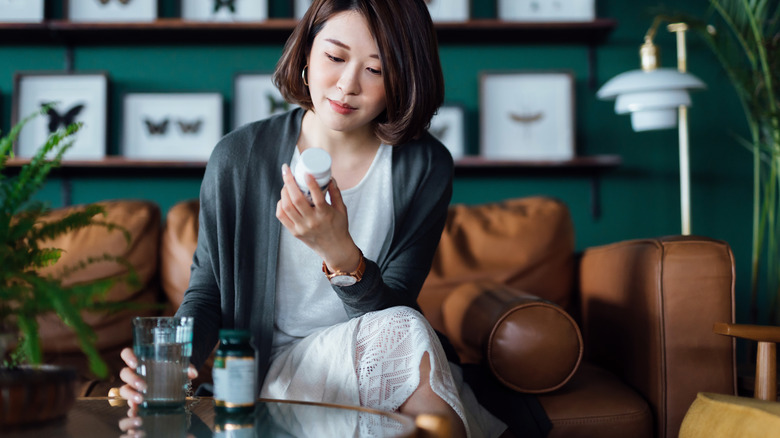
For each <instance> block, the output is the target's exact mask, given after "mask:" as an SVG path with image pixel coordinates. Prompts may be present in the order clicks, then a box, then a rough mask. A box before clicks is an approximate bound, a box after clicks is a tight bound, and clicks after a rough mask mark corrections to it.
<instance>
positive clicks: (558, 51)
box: [0, 0, 752, 321]
mask: <svg viewBox="0 0 780 438" xmlns="http://www.w3.org/2000/svg"><path fill="white" fill-rule="evenodd" d="M473 3H476V4H475V5H474V7H473V16H475V17H491V16H494V14H495V5H494V3H493V2H492V1H485V0H473ZM597 3H598V15H599V16H601V17H609V18H614V19H616V20H617V21H618V26H617V28H616V29H615V31H614V32H613V33H612V34H611V36H610V38H609V40H608V41H607V43H606V44H604V45H602V46H599V47H598V49H597V51H596V58H597V70H596V74H597V77H596V82H597V84H598V85H599V86H600V85H601V84H603V83H604V82H606V81H607V80H608V79H610V78H611V77H613V76H615V75H616V74H618V73H621V72H623V71H626V70H630V69H635V68H637V67H638V55H637V51H638V47H639V45H640V44H641V42H642V37H643V36H644V33H645V31H646V30H647V28H648V27H649V25H650V23H651V21H652V17H653V10H654V8H657V7H658V6H659V3H658V2H655V1H649V0H635V1H631V2H627V1H625V0H598V2H597ZM161 4H162V6H163V7H162V15H163V16H173V15H174V14H175V13H176V6H175V5H176V4H178V2H173V1H169V0H163V1H161ZM271 4H272V9H271V14H272V16H284V15H287V14H289V13H290V7H289V2H288V1H286V0H271ZM706 4H707V2H705V1H702V0H677V1H676V2H674V6H675V7H676V8H680V9H682V10H684V11H688V12H691V13H694V14H696V15H699V16H703V15H704V13H705V9H706ZM61 12H62V2H61V1H60V2H54V8H53V9H52V14H53V16H54V17H58V16H61ZM656 42H657V43H658V44H659V45H660V46H661V50H662V54H663V57H662V59H663V61H662V64H663V65H664V66H667V67H673V66H674V65H675V47H674V37H673V36H672V35H671V34H668V33H666V32H665V31H662V32H659V35H658V37H657V38H656ZM688 49H689V69H690V71H691V72H693V73H695V74H696V75H697V76H699V77H700V78H701V79H703V80H704V81H705V82H706V83H707V84H708V89H707V90H706V91H703V92H699V93H697V94H695V95H694V97H693V98H694V107H693V108H692V109H691V112H690V113H691V116H690V138H691V170H692V193H691V195H692V218H693V232H694V233H695V234H701V235H706V236H710V237H714V238H718V239H724V240H726V241H727V242H729V243H730V244H731V245H732V248H733V250H734V253H735V257H736V262H737V294H738V299H737V304H738V316H737V318H738V320H740V321H744V320H746V318H747V316H746V315H747V305H748V289H749V280H748V276H749V258H750V236H751V230H750V227H751V208H752V207H751V206H752V200H751V196H752V194H751V193H752V188H751V180H752V170H751V169H752V167H751V166H752V164H751V155H750V153H748V152H747V151H746V150H744V149H742V148H741V147H740V146H738V145H737V144H736V143H735V141H734V140H733V139H732V137H731V136H732V134H735V133H736V134H744V132H745V123H744V120H743V117H742V114H741V111H740V109H739V106H738V103H737V100H736V97H735V95H734V92H733V91H732V89H731V86H730V84H729V83H728V81H727V79H726V78H725V76H724V75H723V74H722V73H721V71H720V68H719V66H718V64H717V62H716V61H715V59H714V57H713V56H712V55H711V54H710V53H709V52H708V51H707V49H706V47H705V46H704V45H703V44H702V43H701V42H700V41H699V40H697V39H696V37H695V36H693V35H691V36H690V37H689V44H688ZM280 52H281V45H272V46H267V45H257V46H253V45H203V46H187V45H184V46H166V45H165V44H164V43H162V44H160V45H138V46H134V45H128V46H91V47H79V48H76V49H75V52H74V53H75V59H74V63H75V69H76V70H105V71H107V72H108V73H109V75H110V78H111V84H112V91H111V102H112V103H111V110H112V117H111V119H112V130H111V134H110V140H111V141H110V147H109V152H110V153H117V151H118V147H117V145H118V138H119V122H118V119H119V118H118V117H117V114H119V113H120V104H121V96H122V95H123V94H124V93H127V92H138V91H218V92H220V93H222V94H223V96H224V97H225V99H226V107H227V108H230V104H231V102H232V85H231V84H232V76H233V74H234V73H235V72H238V71H258V70H271V69H272V68H273V66H274V64H275V62H276V59H277V57H278V56H279V54H280ZM441 58H442V62H443V65H444V69H445V77H446V90H447V101H448V102H453V103H454V102H457V103H460V104H463V105H464V106H465V108H466V111H467V116H468V125H469V126H468V128H469V132H470V133H471V134H470V140H471V143H470V145H469V146H468V148H469V150H470V151H471V152H476V151H477V145H476V141H477V139H478V111H479V108H478V78H479V74H480V72H481V71H483V70H507V69H520V70H534V69H541V70H550V69H567V70H570V71H571V72H573V73H574V75H575V78H576V129H577V134H576V141H577V150H578V153H579V154H582V155H593V154H617V155H620V156H621V157H622V159H623V164H622V165H621V166H620V167H619V168H618V169H617V170H614V171H611V172H609V173H607V174H605V175H604V177H603V178H602V180H601V192H600V194H601V199H602V215H601V217H600V218H593V217H592V216H591V214H590V185H589V181H588V180H587V179H582V178H576V177H556V178H552V177H546V176H542V177H538V176H537V177H525V176H524V175H522V172H518V174H517V175H509V176H506V175H504V176H500V177H484V176H479V177H475V176H470V177H458V178H456V181H455V193H454V199H453V202H457V203H469V204H473V203H481V202H488V201H498V200H502V199H505V198H510V197H519V196H528V195H537V194H543V195H551V196H555V197H558V198H560V199H562V200H563V201H565V202H566V203H567V204H568V205H569V206H570V208H571V212H572V216H573V219H574V222H575V228H576V236H577V248H579V249H583V248H585V247H588V246H592V245H599V244H605V243H609V242H614V241H618V240H622V239H631V238H641V237H653V236H661V235H669V234H678V233H679V232H680V207H679V177H678V175H679V173H678V156H677V154H678V152H677V151H678V149H677V132H676V131H675V130H670V131H659V132H648V133H634V132H632V131H631V128H630V121H629V119H628V117H627V116H617V115H615V114H614V112H613V109H612V108H613V102H602V101H598V100H596V98H595V96H594V94H595V89H592V88H590V87H589V86H588V84H587V72H588V52H587V49H586V48H585V47H584V46H579V45H515V44H501V45H449V44H445V45H442V47H441ZM63 67H64V49H63V48H62V47H59V46H23V45H14V43H13V42H10V41H2V42H0V95H2V98H3V99H2V106H1V107H0V114H1V115H2V120H0V128H2V129H3V131H7V129H8V127H9V125H10V113H11V93H12V87H13V74H14V72H16V71H31V70H61V69H63ZM60 183H61V182H60V181H59V180H58V179H56V178H53V179H52V180H51V181H50V182H49V184H48V185H47V186H46V187H45V188H44V189H43V190H42V191H41V193H40V197H41V198H42V199H46V200H49V201H51V203H52V205H54V206H57V205H59V204H60V202H61V201H60V190H61V184H60ZM198 188H199V179H198V178H197V177H180V176H175V177H163V176H153V177H144V178H134V177H129V176H125V177H121V178H108V177H106V178H102V177H101V178H94V177H84V178H73V179H72V188H71V189H72V201H73V202H74V203H83V202H92V201H98V200H103V199H111V198H144V199H150V200H154V201H156V202H158V203H159V204H160V206H161V208H162V209H163V211H164V212H165V211H166V210H167V209H168V208H169V207H170V206H171V205H172V204H174V203H175V202H177V201H179V200H182V199H187V198H192V197H196V196H197V194H198Z"/></svg>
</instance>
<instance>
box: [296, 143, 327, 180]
mask: <svg viewBox="0 0 780 438" xmlns="http://www.w3.org/2000/svg"><path fill="white" fill-rule="evenodd" d="M300 164H302V165H303V166H304V169H305V171H306V173H310V174H311V176H313V177H314V179H320V178H323V177H328V178H329V177H330V166H331V159H330V154H329V153H327V152H326V151H325V150H324V149H319V148H309V149H306V150H305V151H303V153H302V154H301V161H300Z"/></svg>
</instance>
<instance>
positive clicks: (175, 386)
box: [133, 317, 194, 408]
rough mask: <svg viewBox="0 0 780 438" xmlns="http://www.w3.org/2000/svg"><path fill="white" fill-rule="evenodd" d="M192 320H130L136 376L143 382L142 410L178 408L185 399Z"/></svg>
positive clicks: (139, 318)
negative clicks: (135, 358) (136, 365)
mask: <svg viewBox="0 0 780 438" xmlns="http://www.w3.org/2000/svg"><path fill="white" fill-rule="evenodd" d="M193 321H194V319H193V318H192V317H144V318H141V317H138V318H134V319H133V351H134V352H135V355H136V357H137V358H138V367H137V368H136V369H135V371H136V373H137V374H138V375H139V376H141V377H143V378H144V380H146V390H145V391H143V396H144V402H143V404H142V405H141V406H142V407H144V408H173V407H181V406H183V405H184V402H185V401H186V399H187V386H188V384H189V381H188V379H187V368H188V367H189V365H190V356H191V355H192V326H193Z"/></svg>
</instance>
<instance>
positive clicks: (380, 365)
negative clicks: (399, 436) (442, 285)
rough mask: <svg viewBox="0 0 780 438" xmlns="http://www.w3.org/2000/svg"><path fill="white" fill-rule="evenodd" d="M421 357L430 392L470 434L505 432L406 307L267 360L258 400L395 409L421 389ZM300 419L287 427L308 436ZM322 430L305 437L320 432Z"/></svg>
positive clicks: (369, 427) (373, 431) (356, 321)
mask: <svg viewBox="0 0 780 438" xmlns="http://www.w3.org/2000/svg"><path fill="white" fill-rule="evenodd" d="M425 353H428V357H429V360H430V364H431V373H430V385H431V388H432V389H433V391H434V392H435V393H436V394H437V395H438V396H439V397H441V399H442V400H444V401H445V402H446V403H447V404H449V405H450V406H451V407H452V409H453V410H454V411H455V412H456V413H457V414H458V416H459V417H460V418H461V420H462V421H463V423H464V425H465V426H466V430H467V432H468V433H469V436H471V437H474V438H477V437H495V436H498V435H500V434H501V433H502V432H503V431H504V430H505V429H506V426H505V425H504V424H503V423H502V422H501V421H499V420H498V419H496V418H495V417H493V416H492V415H491V414H490V413H488V412H487V411H486V410H485V409H484V408H482V407H481V406H480V405H479V403H477V400H476V398H475V397H474V394H473V393H472V392H471V389H470V388H469V387H468V385H467V384H465V383H464V382H463V379H462V373H461V371H460V367H458V366H457V365H454V364H450V363H449V362H448V361H447V358H446V356H445V354H444V350H443V349H442V347H441V344H440V343H439V340H438V337H437V336H436V333H435V332H434V331H433V329H432V328H431V326H430V325H429V324H428V321H427V320H426V319H425V318H424V317H423V316H422V315H421V314H420V313H419V312H417V311H415V310H413V309H411V308H408V307H393V308H390V309H386V310H382V311H379V312H371V313H367V314H365V315H363V316H362V317H359V318H353V319H351V320H349V321H347V322H344V323H341V324H337V325H334V326H332V327H328V328H326V329H323V330H321V331H319V332H317V333H314V334H312V335H309V336H308V337H306V338H303V339H301V340H300V341H298V342H295V343H293V344H291V345H290V346H289V347H287V348H286V349H285V350H283V351H281V352H280V353H279V354H278V355H277V356H276V357H275V358H274V359H273V361H272V363H271V367H270V369H269V371H268V374H267V375H266V378H265V383H264V385H263V389H262V391H261V394H260V396H261V397H265V398H275V399H285V400H303V401H315V402H323V401H324V402H329V403H337V404H345V405H361V406H365V407H368V408H372V409H378V410H384V411H397V410H398V408H399V407H400V406H401V405H402V404H403V403H404V402H405V401H406V400H407V399H408V398H409V396H410V395H412V393H413V392H414V391H415V389H417V387H418V386H419V383H420V362H421V361H422V358H423V355H424V354H425ZM368 418H374V417H368ZM301 420H302V419H297V420H295V421H292V423H291V424H292V425H293V428H294V429H295V432H297V433H298V434H300V435H301V436H309V435H308V434H307V433H306V430H305V429H306V424H307V423H308V424H311V423H310V422H306V421H301ZM337 425H338V426H337ZM332 426H333V427H338V428H339V430H338V431H336V430H332V431H329V432H330V433H332V434H329V435H328V436H384V435H388V434H392V433H388V432H392V431H388V430H386V428H387V427H388V426H387V425H384V424H374V423H372V422H371V421H368V420H366V421H362V419H361V417H360V416H358V417H357V418H356V419H355V421H339V422H333V424H332ZM321 427H322V425H319V429H318V430H317V431H314V430H312V431H311V432H313V433H314V432H316V433H319V434H322V433H323V430H322V429H321ZM291 432H292V431H291ZM310 436H315V435H310ZM320 436H324V435H320Z"/></svg>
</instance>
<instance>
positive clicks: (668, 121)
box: [596, 17, 705, 235]
mask: <svg viewBox="0 0 780 438" xmlns="http://www.w3.org/2000/svg"><path fill="white" fill-rule="evenodd" d="M662 21H664V18H663V17H656V18H655V20H654V21H653V25H652V26H651V27H650V29H649V30H648V31H647V34H645V43H644V44H643V45H642V47H641V48H640V49H639V56H640V58H641V61H642V69H641V70H632V71H628V72H625V73H621V74H619V75H617V76H615V77H614V78H612V79H610V80H609V81H607V83H606V84H604V86H603V87H601V89H600V90H599V91H598V92H597V93H596V96H597V97H598V98H599V99H605V100H606V99H615V112H616V113H617V114H631V126H632V127H633V129H634V131H637V132H639V131H650V130H657V129H670V128H674V127H675V126H677V127H678V133H679V143H680V208H681V215H682V234H683V235H689V234H691V195H690V172H689V168H690V166H689V163H688V107H689V106H691V98H690V95H689V94H688V90H694V89H702V88H705V85H704V82H702V81H701V80H700V79H699V78H697V77H696V76H693V75H691V74H690V73H688V72H687V70H688V68H687V54H686V50H685V32H686V31H687V30H688V25H687V24H685V23H674V24H670V25H669V26H668V27H667V29H668V30H669V32H674V33H676V34H677V69H676V70H675V69H668V68H659V67H658V47H657V46H656V45H655V44H654V43H653V38H654V37H655V34H656V31H657V29H658V26H659V25H660V24H661V22H662Z"/></svg>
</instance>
